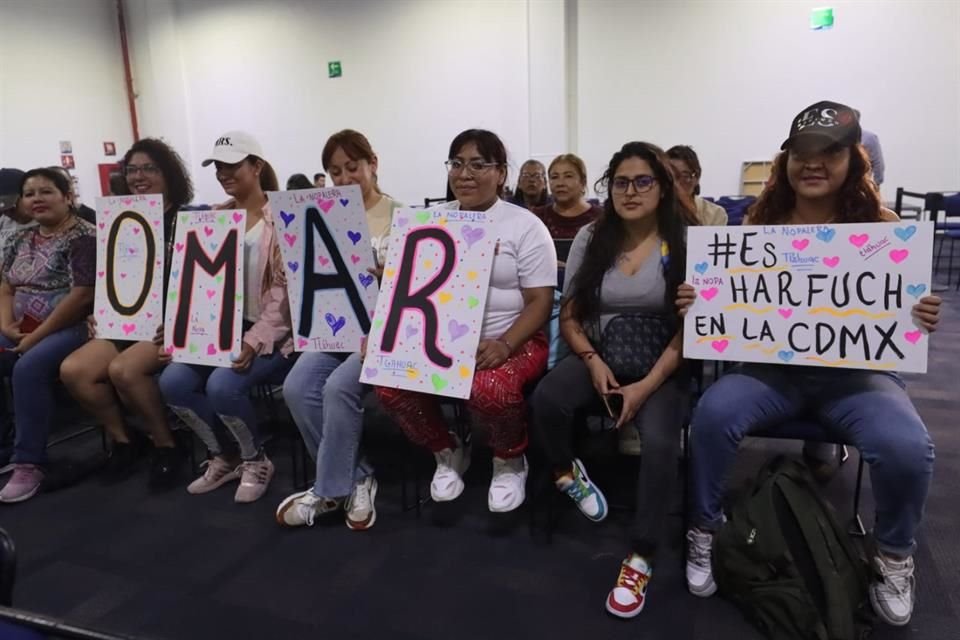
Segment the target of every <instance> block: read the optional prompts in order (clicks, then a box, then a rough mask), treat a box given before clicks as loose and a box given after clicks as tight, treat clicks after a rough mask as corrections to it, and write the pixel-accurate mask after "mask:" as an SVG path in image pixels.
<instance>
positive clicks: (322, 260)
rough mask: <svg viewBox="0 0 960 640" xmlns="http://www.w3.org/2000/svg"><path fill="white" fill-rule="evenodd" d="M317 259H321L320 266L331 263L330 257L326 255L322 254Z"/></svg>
mask: <svg viewBox="0 0 960 640" xmlns="http://www.w3.org/2000/svg"><path fill="white" fill-rule="evenodd" d="M317 260H319V261H320V266H323V267H325V266H327V265H328V264H330V258H326V257H324V256H320V257H319V258H317Z"/></svg>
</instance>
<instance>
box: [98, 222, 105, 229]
mask: <svg viewBox="0 0 960 640" xmlns="http://www.w3.org/2000/svg"><path fill="white" fill-rule="evenodd" d="M97 226H98V227H100V228H101V229H103V228H104V227H105V226H107V225H106V223H103V222H101V223H100V224H98V225H97Z"/></svg>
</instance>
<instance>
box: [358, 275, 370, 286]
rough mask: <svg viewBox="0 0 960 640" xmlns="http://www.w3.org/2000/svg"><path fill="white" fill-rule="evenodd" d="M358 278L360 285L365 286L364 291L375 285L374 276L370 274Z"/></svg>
mask: <svg viewBox="0 0 960 640" xmlns="http://www.w3.org/2000/svg"><path fill="white" fill-rule="evenodd" d="M358 277H359V278H360V284H362V285H363V288H364V289H366V288H367V287H369V286H370V285H371V284H373V276H371V275H370V274H368V273H361V274H360V275H359V276H358Z"/></svg>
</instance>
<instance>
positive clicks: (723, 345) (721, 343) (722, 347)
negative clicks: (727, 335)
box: [710, 340, 730, 353]
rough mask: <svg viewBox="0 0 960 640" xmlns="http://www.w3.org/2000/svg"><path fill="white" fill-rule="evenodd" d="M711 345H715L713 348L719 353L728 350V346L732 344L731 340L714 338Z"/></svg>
mask: <svg viewBox="0 0 960 640" xmlns="http://www.w3.org/2000/svg"><path fill="white" fill-rule="evenodd" d="M710 346H711V347H713V350H714V351H716V352H717V353H723V352H724V351H726V350H727V347H729V346H730V341H729V340H714V341H713V342H711V343H710Z"/></svg>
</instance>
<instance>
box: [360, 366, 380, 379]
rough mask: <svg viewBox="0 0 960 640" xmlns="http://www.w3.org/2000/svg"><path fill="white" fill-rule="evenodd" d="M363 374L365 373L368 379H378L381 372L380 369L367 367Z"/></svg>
mask: <svg viewBox="0 0 960 640" xmlns="http://www.w3.org/2000/svg"><path fill="white" fill-rule="evenodd" d="M363 373H364V375H366V376H367V377H368V378H376V377H377V374H378V373H380V370H379V369H375V368H373V367H366V368H365V369H364V370H363Z"/></svg>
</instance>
